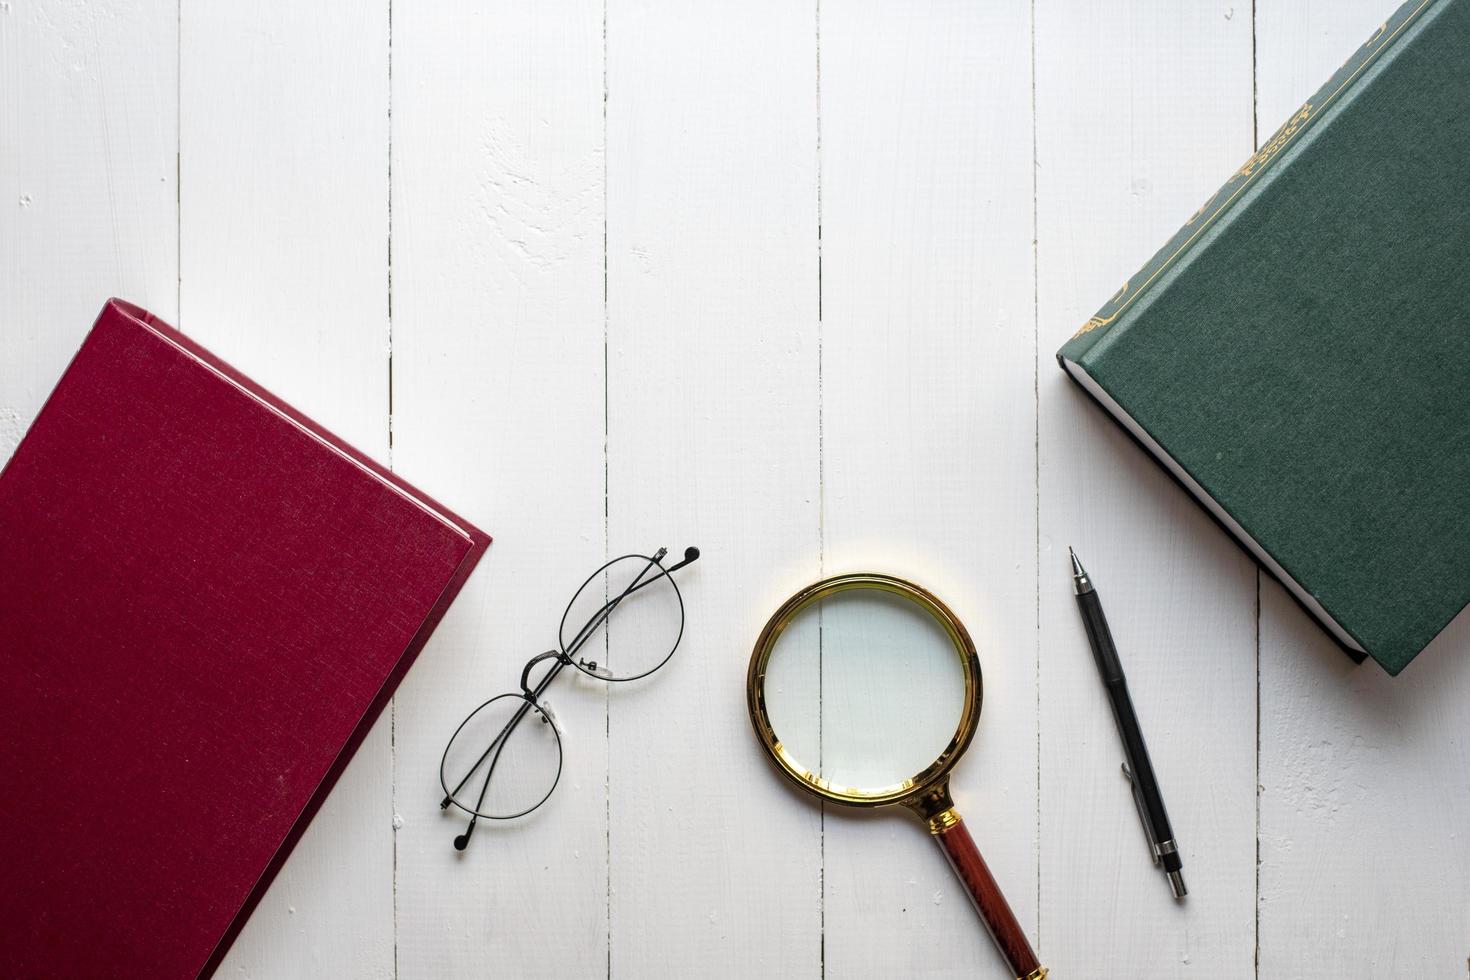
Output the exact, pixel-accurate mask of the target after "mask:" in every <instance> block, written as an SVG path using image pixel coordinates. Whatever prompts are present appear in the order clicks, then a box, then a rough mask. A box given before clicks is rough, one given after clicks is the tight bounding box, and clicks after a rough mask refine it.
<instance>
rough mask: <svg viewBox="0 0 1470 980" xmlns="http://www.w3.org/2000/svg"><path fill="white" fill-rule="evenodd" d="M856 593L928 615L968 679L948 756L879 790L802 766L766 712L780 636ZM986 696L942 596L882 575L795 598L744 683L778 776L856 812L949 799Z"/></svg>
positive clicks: (833, 581) (848, 578) (825, 583)
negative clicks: (904, 602)
mask: <svg viewBox="0 0 1470 980" xmlns="http://www.w3.org/2000/svg"><path fill="white" fill-rule="evenodd" d="M857 589H876V590H878V591H881V592H887V593H890V594H892V595H897V596H901V597H902V598H905V599H908V600H909V601H911V602H913V603H914V604H915V605H917V606H919V607H920V608H922V609H923V610H924V611H925V612H927V613H929V615H930V616H932V617H934V619H935V620H936V621H937V622H938V623H939V624H940V625H941V626H942V627H944V631H945V632H946V633H947V634H948V635H949V638H950V641H951V642H952V643H953V644H954V649H955V653H956V654H957V655H958V656H959V658H960V664H961V667H962V668H963V671H964V675H965V703H964V709H963V711H961V713H960V723H959V726H958V727H957V728H956V729H955V733H954V737H953V738H951V739H950V741H949V744H948V745H947V746H945V749H944V751H943V752H941V753H940V754H939V757H938V758H937V759H935V760H934V763H933V764H932V765H930V766H929V767H928V768H926V769H924V770H923V771H921V772H919V773H918V774H916V775H914V776H912V777H910V778H908V779H905V780H904V781H903V782H901V783H897V784H895V785H893V786H887V787H882V788H880V789H861V788H858V787H855V786H843V785H840V784H837V783H833V782H832V781H831V780H828V779H823V778H822V777H821V776H819V775H817V774H816V773H814V772H812V771H811V770H809V769H807V768H805V767H804V766H802V765H801V764H800V763H799V762H798V761H797V760H796V759H795V758H794V757H793V756H792V755H791V753H790V752H788V751H786V749H785V747H784V746H783V745H782V744H781V740H780V739H779V738H777V737H776V732H775V729H773V728H772V727H771V718H770V714H769V712H768V711H767V708H766V693H765V681H766V667H767V665H768V664H769V663H770V659H771V653H772V652H773V651H774V650H775V647H776V641H777V640H778V639H780V637H781V633H782V632H783V631H784V630H785V629H786V627H787V626H789V625H790V624H791V621H792V620H793V619H795V618H796V616H797V614H799V613H800V612H801V611H802V610H804V609H806V608H807V607H808V606H811V605H812V604H813V603H816V602H820V601H821V600H822V599H825V598H827V597H828V596H832V595H836V594H837V593H839V592H849V591H853V590H857ZM983 696H984V691H983V684H982V681H981V676H980V658H979V656H978V655H977V654H976V652H975V642H974V640H972V639H971V638H970V633H969V631H968V630H966V629H965V625H964V624H963V623H961V622H960V619H959V617H958V616H956V615H955V614H954V612H953V611H952V610H951V609H950V608H949V606H947V605H945V604H944V603H943V602H942V601H941V600H940V599H939V597H938V596H936V595H934V593H932V592H930V591H929V590H927V589H925V588H923V587H922V586H920V585H917V584H916V583H914V582H910V581H909V580H908V579H903V578H898V577H897V576H894V575H884V574H882V573H880V572H850V573H847V574H843V575H833V576H830V577H828V578H824V579H822V580H821V581H818V582H813V583H812V584H811V585H808V586H806V587H805V588H802V589H800V590H799V591H797V592H795V593H793V594H792V596H791V597H790V598H789V599H787V600H786V601H785V602H783V603H782V604H781V606H780V608H779V609H777V610H776V612H775V613H774V614H773V615H772V616H771V618H770V619H769V620H767V621H766V625H765V628H764V629H762V630H761V633H760V636H759V637H758V638H757V639H756V641H755V649H754V650H753V651H752V652H751V655H750V668H749V670H748V671H747V673H746V678H745V698H746V707H747V708H748V709H749V712H750V723H751V726H752V727H753V728H754V729H755V736H756V738H757V739H758V740H759V741H760V743H761V747H762V748H764V749H765V752H766V755H767V756H768V757H769V758H770V759H771V761H772V762H774V763H775V764H776V769H777V771H778V772H780V773H781V774H782V775H783V776H785V777H786V778H787V779H788V780H789V781H791V782H792V783H794V784H795V785H796V786H798V787H799V788H801V789H803V790H805V791H806V792H808V793H812V794H813V795H816V796H819V797H821V798H822V799H825V800H831V801H832V802H834V803H840V804H842V805H843V806H855V807H876V806H891V805H895V804H909V805H912V804H915V803H917V802H919V801H920V800H921V799H922V798H924V797H926V796H931V795H934V794H935V793H939V794H941V795H942V796H943V797H945V798H947V797H948V789H947V781H948V777H949V771H950V770H951V769H953V768H954V766H955V763H957V762H958V761H959V758H960V756H961V755H963V754H964V752H965V749H967V748H969V746H970V742H971V740H973V739H974V737H975V729H976V726H977V725H978V724H979V721H980V704H981V701H982V700H983ZM924 809H925V810H927V809H929V807H927V806H926V807H924Z"/></svg>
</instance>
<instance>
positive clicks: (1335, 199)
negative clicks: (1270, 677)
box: [1057, 0, 1470, 674]
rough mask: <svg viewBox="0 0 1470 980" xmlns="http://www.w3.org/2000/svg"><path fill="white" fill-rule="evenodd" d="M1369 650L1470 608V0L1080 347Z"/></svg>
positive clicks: (1113, 306) (1437, 2) (1172, 458)
mask: <svg viewBox="0 0 1470 980" xmlns="http://www.w3.org/2000/svg"><path fill="white" fill-rule="evenodd" d="M1057 359H1058V360H1059V361H1060V362H1061V365H1062V367H1063V368H1064V369H1065V370H1066V371H1067V373H1068V374H1069V375H1071V377H1072V378H1073V379H1074V380H1076V381H1077V382H1078V383H1079V384H1080V385H1081V386H1082V387H1083V388H1084V389H1086V390H1087V391H1088V392H1089V393H1090V394H1091V395H1092V396H1093V397H1094V398H1095V399H1096V400H1097V401H1098V402H1099V403H1100V404H1101V405H1102V407H1103V408H1104V409H1106V410H1107V411H1108V412H1109V413H1111V414H1112V415H1113V417H1114V418H1116V419H1117V420H1118V422H1119V423H1121V424H1122V425H1123V426H1124V427H1125V428H1127V429H1128V430H1129V431H1130V432H1131V433H1133V435H1134V436H1135V437H1136V438H1137V439H1138V440H1139V441H1140V442H1141V443H1142V444H1143V445H1144V446H1145V447H1146V448H1147V449H1148V450H1149V451H1150V452H1151V453H1152V454H1153V455H1154V456H1155V457H1157V458H1158V460H1159V461H1160V462H1161V463H1162V464H1163V465H1164V466H1165V467H1166V468H1167V469H1168V470H1169V471H1170V472H1171V473H1173V474H1174V476H1175V477H1176V478H1177V479H1178V480H1179V482H1180V483H1181V484H1183V485H1184V487H1185V488H1187V489H1188V490H1189V491H1190V492H1191V493H1192V494H1194V496H1195V497H1196V498H1197V499H1198V500H1199V501H1200V503H1201V504H1203V505H1204V506H1205V508H1206V509H1207V510H1209V511H1210V512H1211V513H1212V514H1213V515H1214V516H1215V518H1216V519H1217V520H1218V521H1219V522H1220V524H1221V525H1223V526H1224V527H1225V528H1226V529H1227V530H1228V531H1230V532H1231V533H1232V534H1233V535H1234V536H1235V537H1236V539H1237V540H1238V541H1239V542H1240V543H1241V545H1242V546H1244V547H1245V549H1246V550H1247V551H1249V552H1250V553H1251V554H1252V555H1254V556H1255V557H1256V559H1257V560H1258V561H1259V562H1260V563H1261V565H1262V566H1264V567H1265V568H1266V569H1267V570H1268V571H1270V572H1271V574H1273V575H1274V576H1275V577H1276V578H1277V579H1279V580H1280V581H1281V582H1282V584H1283V585H1285V586H1286V588H1287V589H1289V590H1290V591H1291V592H1292V594H1293V595H1294V596H1295V597H1296V599H1297V601H1298V602H1299V603H1300V604H1301V605H1302V606H1303V607H1304V608H1305V609H1306V610H1307V611H1308V612H1309V613H1311V614H1312V615H1313V616H1314V617H1315V618H1316V619H1317V620H1318V621H1319V622H1320V623H1321V624H1322V625H1323V627H1324V628H1325V629H1326V630H1327V631H1328V632H1329V633H1331V634H1332V635H1333V636H1334V637H1335V638H1336V639H1337V641H1338V642H1339V643H1340V644H1342V645H1343V646H1344V647H1345V648H1347V650H1348V651H1349V652H1350V653H1352V654H1354V655H1355V656H1356V657H1357V658H1358V659H1359V660H1361V659H1363V658H1364V657H1365V655H1366V656H1371V657H1372V658H1373V659H1374V660H1376V661H1378V663H1380V664H1382V665H1383V667H1384V669H1385V670H1387V671H1388V672H1389V673H1390V674H1397V673H1398V672H1399V671H1401V670H1403V669H1404V667H1405V666H1406V665H1407V664H1408V663H1409V661H1410V660H1412V659H1414V657H1415V656H1416V655H1417V654H1418V653H1419V651H1420V650H1422V649H1423V648H1424V647H1425V646H1426V645H1427V644H1428V643H1429V641H1430V640H1432V639H1433V638H1434V637H1435V636H1436V635H1437V634H1438V633H1439V632H1440V631H1441V630H1442V629H1443V628H1444V627H1445V626H1446V625H1447V624H1448V623H1449V621H1450V620H1451V619H1453V618H1454V617H1455V615H1456V614H1457V613H1458V612H1459V611H1460V610H1461V609H1462V608H1464V606H1465V605H1466V603H1467V602H1470V0H1411V2H1410V3H1408V4H1406V5H1405V6H1403V7H1402V8H1401V9H1400V10H1399V11H1398V12H1397V13H1396V14H1394V15H1393V17H1391V18H1390V19H1389V20H1388V22H1387V23H1385V24H1384V25H1383V26H1382V27H1380V28H1379V29H1378V30H1377V31H1375V32H1374V34H1373V36H1372V37H1371V38H1369V39H1368V41H1367V43H1366V44H1364V46H1363V47H1362V48H1360V49H1359V51H1358V52H1357V54H1356V55H1355V56H1354V57H1353V59H1352V60H1351V61H1349V62H1348V64H1346V65H1344V66H1343V67H1342V68H1341V69H1340V70H1339V71H1338V72H1337V74H1336V75H1334V76H1333V77H1332V78H1331V80H1329V81H1328V82H1327V84H1326V85H1324V86H1323V87H1322V89H1321V90H1320V91H1319V92H1318V93H1317V94H1316V95H1314V96H1312V98H1311V100H1310V101H1309V102H1307V103H1306V104H1305V105H1303V106H1302V107H1301V109H1299V110H1298V111H1297V112H1295V113H1294V114H1293V115H1292V117H1291V118H1290V119H1288V120H1287V121H1286V124H1285V125H1283V126H1282V127H1281V129H1280V130H1278V131H1277V133H1276V134H1275V135H1274V136H1273V137H1271V139H1270V140H1268V141H1267V142H1266V143H1265V144H1264V145H1263V146H1262V147H1261V148H1260V150H1259V151H1258V152H1257V153H1255V154H1254V155H1253V156H1252V157H1251V158H1250V159H1249V160H1247V161H1246V162H1245V165H1244V166H1242V167H1241V168H1240V169H1239V170H1238V171H1236V173H1235V174H1234V175H1233V176H1232V177H1231V178H1230V179H1229V180H1228V181H1226V183H1225V186H1223V187H1221V188H1220V190H1219V191H1218V192H1216V194H1215V195H1214V196H1213V197H1212V198H1210V200H1209V201H1207V202H1206V203H1205V205H1204V206H1203V207H1201V208H1200V210H1199V212H1197V213H1196V214H1195V216H1194V217H1193V218H1191V219H1190V221H1189V223H1188V224H1186V225H1185V226H1184V228H1182V229H1181V230H1180V231H1179V233H1178V234H1177V235H1175V236H1174V238H1173V239H1172V240H1171V241H1169V242H1168V244H1166V245H1165V246H1164V247H1163V248H1162V249H1161V250H1160V251H1159V252H1158V254H1157V255H1155V256H1154V257H1153V259H1152V260H1150V261H1149V263H1148V264H1147V265H1145V266H1144V268H1143V269H1142V271H1140V272H1139V273H1138V274H1137V275H1136V276H1134V277H1133V278H1132V279H1130V280H1129V281H1128V282H1127V283H1126V284H1124V286H1123V288H1122V289H1121V290H1120V291H1119V292H1118V294H1117V295H1115V296H1114V297H1113V298H1112V299H1110V300H1109V301H1108V302H1107V304H1106V305H1105V306H1103V308H1102V309H1101V310H1099V311H1098V313H1097V315H1096V316H1094V317H1092V318H1091V319H1090V320H1088V321H1087V323H1085V324H1083V326H1082V328H1081V329H1080V330H1079V331H1078V332H1077V334H1076V335H1075V336H1074V337H1073V338H1072V339H1071V340H1070V341H1068V342H1067V344H1066V345H1065V346H1064V347H1063V348H1062V349H1061V350H1060V351H1059V352H1058V353H1057Z"/></svg>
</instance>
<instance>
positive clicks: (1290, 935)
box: [1257, 0, 1470, 980]
mask: <svg viewBox="0 0 1470 980" xmlns="http://www.w3.org/2000/svg"><path fill="white" fill-rule="evenodd" d="M1391 6H1392V5H1391V4H1386V3H1383V2H1381V0H1375V2H1367V0H1354V2H1351V3H1326V2H1320V0H1289V2H1287V0H1282V2H1272V3H1267V4H1263V5H1262V7H1261V10H1260V21H1259V24H1258V28H1257V53H1258V57H1259V84H1258V94H1259V106H1260V121H1261V127H1260V129H1261V135H1262V138H1265V137H1266V136H1267V135H1268V134H1269V133H1270V132H1272V131H1273V129H1274V128H1275V126H1276V125H1277V124H1278V123H1280V122H1281V121H1282V120H1283V119H1285V118H1286V116H1287V115H1288V113H1289V112H1290V111H1292V110H1294V109H1295V108H1296V107H1298V106H1299V105H1300V104H1301V103H1302V102H1304V101H1305V100H1307V99H1308V98H1310V97H1311V95H1312V93H1313V92H1314V91H1316V89H1317V87H1318V86H1319V85H1320V84H1321V83H1322V82H1323V81H1325V80H1326V79H1327V77H1328V76H1329V75H1331V74H1332V72H1333V71H1335V70H1336V69H1337V67H1338V66H1339V65H1340V64H1342V62H1344V61H1345V60H1347V58H1348V57H1349V56H1350V55H1351V54H1352V53H1353V51H1354V49H1355V48H1356V47H1357V46H1358V45H1360V44H1362V43H1363V42H1364V41H1365V40H1366V39H1367V38H1368V37H1369V36H1370V35H1371V34H1372V33H1373V32H1374V30H1375V29H1376V28H1377V27H1378V25H1379V24H1381V23H1382V22H1383V20H1384V18H1385V17H1387V16H1388V15H1389V14H1390V13H1391ZM1467 647H1470V621H1467V620H1466V618H1465V617H1463V616H1462V617H1460V619H1459V620H1457V621H1456V622H1455V623H1454V624H1453V625H1452V627H1451V628H1450V629H1449V630H1447V631H1446V632H1445V633H1444V634H1443V635H1441V636H1440V637H1439V638H1438V639H1437V640H1435V642H1434V643H1432V644H1431V645H1430V646H1429V648H1428V649H1427V650H1425V652H1424V653H1422V654H1421V655H1420V656H1419V658H1418V659H1416V660H1415V661H1414V663H1413V664H1411V665H1410V666H1409V667H1408V668H1407V669H1406V670H1405V671H1404V672H1403V673H1402V674H1400V675H1399V676H1398V677H1396V678H1394V677H1389V676H1388V675H1387V674H1385V673H1384V672H1383V671H1382V670H1380V669H1379V668H1378V667H1377V665H1375V664H1373V663H1371V662H1370V663H1366V664H1364V665H1362V666H1360V667H1355V666H1354V665H1353V664H1352V662H1351V661H1350V660H1348V659H1347V657H1346V656H1344V655H1343V654H1342V653H1341V652H1339V650H1338V648H1337V647H1336V646H1335V645H1333V644H1332V643H1331V641H1329V640H1328V639H1327V637H1326V636H1325V635H1324V634H1323V633H1322V631H1321V630H1320V629H1318V628H1317V627H1316V626H1315V625H1313V624H1312V622H1311V621H1310V620H1309V619H1308V618H1307V617H1306V616H1305V614H1303V613H1302V612H1301V611H1300V610H1299V609H1298V608H1297V606H1296V605H1295V603H1293V602H1292V601H1291V599H1290V598H1289V596H1288V595H1287V594H1286V592H1285V591H1284V590H1282V589H1281V588H1280V587H1279V586H1277V585H1276V584H1275V583H1274V582H1271V581H1269V580H1266V581H1263V583H1262V592H1261V776H1260V782H1261V805H1260V815H1261V817H1260V819H1261V877H1260V923H1261V925H1260V931H1261V936H1260V943H1261V959H1260V963H1261V976H1263V977H1267V976H1270V977H1278V976H1280V977H1301V978H1317V977H1320V978H1334V980H1336V978H1344V980H1346V978H1377V977H1390V976H1393V977H1399V976H1426V977H1459V976H1463V975H1465V971H1466V962H1467V954H1470V934H1467V928H1466V918H1465V910H1466V908H1470V851H1467V849H1466V847H1465V829H1464V828H1465V827H1466V826H1467V825H1470V781H1467V780H1466V777H1465V773H1466V771H1467V767H1470V753H1467V748H1466V743H1465V737H1464V733H1465V731H1466V729H1467V727H1470V705H1467V703H1466V701H1465V698H1464V696H1463V693H1462V692H1463V691H1464V690H1465V689H1466V685H1467V684H1470V658H1467V657H1466V656H1465V653H1466V649H1467Z"/></svg>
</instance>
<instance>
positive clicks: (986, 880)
mask: <svg viewBox="0 0 1470 980" xmlns="http://www.w3.org/2000/svg"><path fill="white" fill-rule="evenodd" d="M929 827H930V831H931V832H932V833H933V834H934V839H935V840H936V841H938V842H939V846H940V847H941V848H943V849H944V856H945V857H947V858H949V865H950V867H952V868H954V872H955V874H957V875H959V877H960V880H961V881H963V882H964V883H965V890H966V891H968V892H969V893H970V901H972V902H974V903H975V911H977V912H979V913H980V918H981V920H982V921H983V922H984V923H985V928H986V929H987V930H989V932H990V938H991V939H994V940H995V945H996V947H997V948H998V949H999V950H1000V953H1001V955H1002V956H1004V957H1005V960H1006V963H1007V964H1009V965H1010V968H1011V973H1012V975H1013V976H1015V977H1016V980H1045V977H1046V968H1045V967H1043V966H1042V965H1041V964H1040V963H1039V962H1037V959H1036V952H1035V951H1034V950H1033V949H1032V948H1031V943H1030V941H1029V940H1027V938H1026V933H1025V932H1024V931H1022V929H1021V923H1019V922H1017V921H1016V914H1015V913H1014V912H1012V911H1011V906H1010V904H1009V903H1008V902H1007V901H1006V897H1005V895H1003V894H1001V890H1000V886H999V885H997V884H996V883H995V878H994V877H993V876H992V875H991V873H990V869H989V868H988V867H986V865H985V859H984V858H982V857H981V856H980V849H979V848H977V847H976V846H975V839H974V838H973V837H971V836H970V832H969V831H968V830H966V829H965V824H964V821H962V820H961V819H960V815H959V814H958V813H956V812H955V811H954V809H953V808H950V809H948V810H946V811H944V812H943V813H941V814H939V815H938V816H937V817H935V818H934V819H933V820H931V821H930V824H929Z"/></svg>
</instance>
